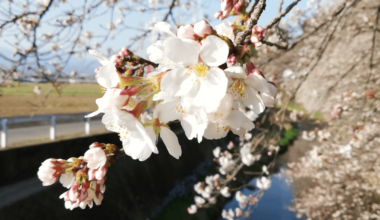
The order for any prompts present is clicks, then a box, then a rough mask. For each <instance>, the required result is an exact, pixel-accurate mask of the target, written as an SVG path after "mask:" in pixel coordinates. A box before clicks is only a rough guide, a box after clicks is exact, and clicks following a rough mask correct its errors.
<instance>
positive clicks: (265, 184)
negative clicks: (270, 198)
mask: <svg viewBox="0 0 380 220" xmlns="http://www.w3.org/2000/svg"><path fill="white" fill-rule="evenodd" d="M270 185H271V180H270V179H268V178H266V177H265V176H263V177H261V178H257V179H256V186H257V188H259V189H261V190H267V189H269V188H270Z"/></svg>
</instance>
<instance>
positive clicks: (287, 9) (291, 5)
mask: <svg viewBox="0 0 380 220" xmlns="http://www.w3.org/2000/svg"><path fill="white" fill-rule="evenodd" d="M299 1H301V0H294V2H293V3H292V4H290V5H289V6H288V7H287V8H286V9H285V10H284V11H283V12H281V13H280V14H279V15H277V16H276V17H275V18H274V19H273V20H272V21H271V22H269V24H268V25H267V26H266V27H265V28H264V29H269V28H271V27H272V26H273V25H275V24H277V23H278V22H279V21H280V20H281V18H282V17H284V16H285V15H286V14H288V13H289V11H290V10H292V8H293V7H294V6H295V5H297V3H298V2H299Z"/></svg>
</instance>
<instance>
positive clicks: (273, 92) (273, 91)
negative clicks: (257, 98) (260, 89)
mask: <svg viewBox="0 0 380 220" xmlns="http://www.w3.org/2000/svg"><path fill="white" fill-rule="evenodd" d="M268 89H269V92H270V94H271V96H273V98H276V96H277V87H276V86H274V85H273V84H272V83H269V82H268Z"/></svg>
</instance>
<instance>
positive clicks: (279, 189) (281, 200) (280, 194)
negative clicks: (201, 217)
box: [218, 173, 298, 220]
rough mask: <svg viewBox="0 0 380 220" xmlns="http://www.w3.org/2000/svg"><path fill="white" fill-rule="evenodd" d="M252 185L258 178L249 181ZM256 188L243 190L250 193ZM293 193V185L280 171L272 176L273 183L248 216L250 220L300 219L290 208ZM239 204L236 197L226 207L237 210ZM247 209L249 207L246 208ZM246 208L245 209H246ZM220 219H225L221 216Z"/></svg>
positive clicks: (226, 208)
mask: <svg viewBox="0 0 380 220" xmlns="http://www.w3.org/2000/svg"><path fill="white" fill-rule="evenodd" d="M249 183H250V184H251V185H255V186H256V178H254V179H252V180H251V181H250V182H249ZM255 191H257V189H256V190H249V189H247V188H244V189H242V190H241V192H242V193H243V194H244V195H250V194H252V193H253V192H255ZM293 198H294V197H293V195H292V191H291V185H290V184H289V183H287V182H286V178H285V177H284V176H283V175H282V174H281V173H280V174H276V175H273V176H272V185H271V187H270V188H269V189H268V190H267V191H266V192H265V193H264V195H263V196H262V197H261V200H260V201H259V203H258V205H257V207H256V208H255V209H254V211H253V212H252V213H251V215H250V216H249V217H248V218H245V219H249V220H298V218H297V217H296V214H295V213H294V212H291V211H289V210H288V208H287V207H288V206H290V205H291V202H292V200H293ZM238 206H239V204H238V202H237V201H236V198H235V197H234V198H233V199H232V200H231V201H229V202H228V203H226V204H225V206H224V209H225V210H227V211H228V210H229V209H230V208H232V209H233V210H235V208H236V207H238ZM246 209H247V208H246ZM246 209H244V210H246ZM234 219H243V218H242V217H241V216H240V217H235V218H234ZM218 220H223V218H219V219H218Z"/></svg>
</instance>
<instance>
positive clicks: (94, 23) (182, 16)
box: [0, 0, 307, 74]
mask: <svg viewBox="0 0 380 220" xmlns="http://www.w3.org/2000/svg"><path fill="white" fill-rule="evenodd" d="M252 1H253V0H252ZM279 1H280V0H267V7H266V10H265V11H264V12H263V14H262V16H261V18H260V20H259V22H258V24H259V25H262V26H265V25H266V24H267V23H268V22H270V21H271V20H272V19H273V18H274V17H275V16H276V15H277V10H278V4H279ZM90 2H91V1H90ZM181 2H182V1H181ZM194 2H195V6H194V12H195V13H194V14H193V15H192V14H191V13H186V12H185V11H184V9H183V8H182V7H176V8H175V9H174V18H175V20H176V22H180V23H183V24H189V23H193V24H194V23H195V22H198V21H200V20H201V19H202V18H203V15H204V14H207V15H209V20H208V21H209V22H210V23H211V25H213V26H215V25H218V24H219V23H221V21H219V20H216V19H214V18H213V14H214V13H215V11H218V10H220V0H194ZM199 2H201V5H202V6H201V7H199V4H198V3H199ZM291 2H293V0H284V5H283V8H285V7H286V6H287V5H289V4H290V3H291ZM306 2H307V0H302V1H301V2H300V3H298V5H297V7H300V8H305V7H306ZM124 3H125V4H124ZM7 4H8V3H6V2H2V3H0V8H3V9H4V8H5V7H6V6H7ZM81 4H82V2H81V1H73V0H72V1H70V2H69V3H66V4H60V5H59V7H53V8H52V9H50V10H51V11H50V12H49V13H47V15H46V16H45V17H44V19H43V25H41V28H40V29H39V32H38V35H39V36H42V34H44V33H54V31H56V30H55V29H54V28H52V27H51V26H49V25H46V24H47V23H52V21H53V20H54V18H55V17H56V16H57V15H62V14H63V13H62V12H63V11H64V10H69V9H75V8H76V7H78V6H79V5H81ZM123 4H124V5H132V6H133V4H131V3H130V2H129V1H124V2H123ZM137 7H139V6H137ZM135 8H136V6H135ZM107 9H108V8H107V7H105V6H101V7H100V8H99V9H98V11H96V12H95V13H97V14H102V13H104V12H105V11H106V10H107ZM190 10H191V9H190ZM165 13H166V10H162V11H159V12H158V13H157V20H162V18H163V16H164V14H165ZM152 14H153V13H152V12H151V11H150V12H148V11H147V12H145V13H139V12H130V13H129V14H126V16H125V17H124V18H123V25H127V26H130V27H133V28H136V29H141V30H145V26H146V25H145V24H146V23H147V22H149V21H152V18H153V16H152ZM0 18H3V17H0ZM118 18H122V17H121V14H120V13H119V12H117V11H116V10H115V11H114V13H110V12H108V13H104V14H103V15H101V16H99V17H96V18H94V19H92V20H91V21H90V22H87V23H85V24H84V28H83V30H85V31H91V32H92V33H93V35H94V36H99V34H102V33H104V32H105V31H106V29H105V28H106V26H107V24H108V23H110V22H111V21H115V20H116V19H118ZM233 19H234V18H233V17H232V18H229V20H231V21H232V20H233ZM169 22H171V23H172V19H171V18H169ZM121 29H122V30H124V31H119V30H117V31H114V34H112V35H113V38H112V39H107V40H106V41H105V42H104V43H103V44H102V45H101V47H100V48H99V50H100V51H101V52H103V53H106V51H107V48H112V49H113V50H115V51H118V50H119V48H121V47H123V46H126V45H129V44H130V43H131V41H130V38H133V37H135V36H136V35H139V34H140V33H142V32H141V31H138V30H131V29H125V28H120V30H121ZM65 34H68V35H76V34H81V33H80V32H70V33H69V32H68V31H67V33H65ZM149 39H150V38H149ZM5 40H7V41H12V40H13V39H12V36H7V35H6V34H4V33H3V35H2V36H1V37H0V48H1V50H2V52H1V53H2V54H4V55H6V56H10V53H11V51H12V48H11V47H10V46H9V45H7V44H6V43H4V41H5ZM95 40H96V39H92V40H89V41H88V42H86V44H87V45H89V46H90V47H92V45H94V41H95ZM149 44H150V40H145V41H144V42H142V44H138V45H137V44H136V45H134V46H133V47H132V51H133V52H135V53H136V54H138V55H140V56H142V57H146V52H145V51H146V48H147V46H149ZM138 46H139V47H140V48H141V49H139V50H136V49H137V47H138ZM62 47H63V48H65V47H67V45H62ZM43 49H44V50H50V44H47V45H45V46H44V47H43ZM0 63H1V64H4V61H3V60H1V58H0ZM98 65H99V64H98V63H97V62H96V60H95V59H94V58H92V57H91V56H90V55H84V56H83V57H82V58H78V57H77V56H72V58H71V59H70V63H69V65H68V66H67V67H66V68H65V69H64V71H65V72H70V71H71V70H74V69H78V70H79V72H80V73H88V74H92V73H93V69H94V68H96V67H97V66H98Z"/></svg>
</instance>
